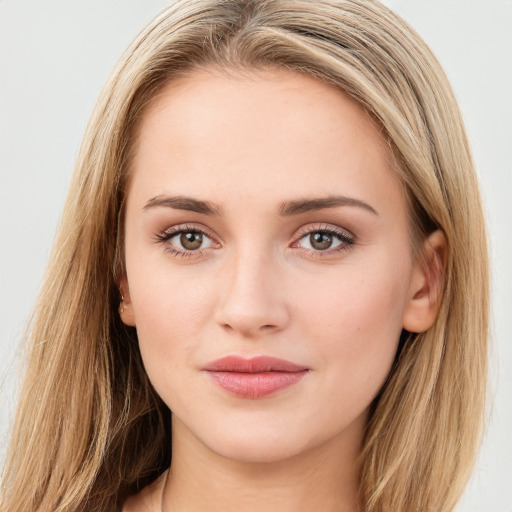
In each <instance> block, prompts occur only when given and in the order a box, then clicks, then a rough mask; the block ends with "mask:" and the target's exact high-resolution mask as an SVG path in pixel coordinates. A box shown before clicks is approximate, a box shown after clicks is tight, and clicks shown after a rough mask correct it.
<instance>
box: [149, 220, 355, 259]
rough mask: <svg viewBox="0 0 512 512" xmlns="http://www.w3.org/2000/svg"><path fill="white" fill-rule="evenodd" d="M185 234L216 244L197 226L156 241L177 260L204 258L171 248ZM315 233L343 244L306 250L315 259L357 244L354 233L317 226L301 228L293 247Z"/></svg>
mask: <svg viewBox="0 0 512 512" xmlns="http://www.w3.org/2000/svg"><path fill="white" fill-rule="evenodd" d="M183 233H196V234H200V235H202V236H205V237H207V238H208V239H210V240H212V242H213V243H215V242H214V239H213V237H212V236H210V235H209V234H208V233H207V232H206V231H205V230H204V229H200V228H198V227H197V226H191V225H178V226H173V227H171V228H169V229H167V230H165V231H162V232H161V233H157V234H156V235H155V240H156V242H157V243H160V244H162V245H164V246H165V251H166V252H168V253H169V254H171V255H172V256H175V257H177V258H188V257H194V256H195V257H200V256H202V254H203V251H202V250H200V249H199V250H195V251H190V250H186V249H185V250H181V249H176V248H174V247H173V246H171V245H170V244H169V243H168V242H169V240H171V239H172V238H174V237H175V236H176V235H180V234H183ZM313 233H323V234H327V235H331V236H333V237H335V238H337V239H338V240H339V241H340V242H341V243H340V244H339V245H338V246H336V247H335V248H334V249H327V250H325V251H321V250H315V249H306V248H304V250H305V251H307V253H308V255H310V256H313V257H323V256H328V255H332V254H337V253H341V252H344V251H348V250H350V249H351V248H352V246H353V245H354V244H355V242H356V237H355V236H354V235H353V234H352V233H349V232H348V231H344V230H341V229H336V228H334V227H331V226H321V227H318V226H316V227H314V228H311V227H304V228H301V229H300V230H299V232H298V235H297V238H296V241H295V242H293V244H292V246H291V247H298V243H299V242H300V241H301V240H302V239H304V238H305V237H307V236H309V235H312V234H313Z"/></svg>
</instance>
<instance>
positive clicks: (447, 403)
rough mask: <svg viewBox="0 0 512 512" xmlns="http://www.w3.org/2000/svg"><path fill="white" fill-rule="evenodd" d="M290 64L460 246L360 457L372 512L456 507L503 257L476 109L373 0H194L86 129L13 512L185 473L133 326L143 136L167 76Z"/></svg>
mask: <svg viewBox="0 0 512 512" xmlns="http://www.w3.org/2000/svg"><path fill="white" fill-rule="evenodd" d="M209 65H216V66H219V67H220V68H223V69H226V70H229V69H244V68H245V69H246V68H264V67H284V68H287V69H289V70H294V71H297V72H300V73H306V74H308V75H310V76H313V77H315V78H317V79H318V80H322V81H324V82H327V83H330V84H332V85H333V86H335V87H338V88H340V89H341V90H343V91H345V92H346V93H348V94H349V95H350V96H351V97H352V98H353V99H354V100H355V101H357V102H358V103H359V104H361V105H362V106H363V107H364V108H365V109H366V110H367V111H368V112H369V113H370V114H371V115H372V116H373V117H374V118H375V119H376V120H377V121H378V122H379V123H380V125H381V126H382V128H383V131H384V132H385V134H386V136H387V138H388V139H389V141H390V144H391V146H392V148H393V151H394V153H395V155H396V172H397V173H398V175H399V177H400V179H401V181H402V183H403V185H404V187H405V189H406V191H407V195H408V198H409V203H410V216H411V233H412V237H411V238H412V242H413V244H414V243H418V242H419V241H420V240H422V239H423V238H424V237H425V236H426V235H427V234H428V233H429V232H431V231H432V230H433V229H441V230H442V231H443V232H444V234H445V236H446V239H447V241H448V257H447V265H446V273H445V284H444V295H443V299H442V303H441V306H440V311H439V314H438V318H437V320H436V322H435V324H434V325H433V326H432V327H431V328H430V329H429V330H428V331H427V332H425V333H421V334H409V333H404V335H403V339H402V343H401V350H400V351H399V354H398V355H397V358H396V361H395V365H394V367H393V369H392V371H391V374H390V376H389V379H388V381H387V383H386V385H385V386H384V388H383V389H382V390H381V392H380V394H379V396H378V397H377V398H376V400H375V401H374V404H373V406H372V410H371V414H370V419H369V423H368V427H367V431H366V437H365V442H364V447H363V451H362V455H361V456H362V473H361V503H362V507H363V508H364V510H366V511H371V512H383V511H390V510H393V511H403V512H414V511H418V512H419V511H421V512H426V511H435V512H445V511H451V510H453V508H454V505H455V503H456V502H457V500H458V498H459V497H460V495H461V493H462V490H463V488H464V486H465V484H466V482H467V480H468V478H469V475H470V472H471V468H472V466H473V463H474V460H475V455H476V451H477V448H478V445H479V439H480V435H481V429H482V417H483V409H484V397H485V381H486V373H487V366H486V364H487V363H486V361H487V338H488V293H489V292H488V286H489V284H488V260H487V249H486V235H485V229H484V221H483V215H482V208H481V203H480V197H479V192H478V184H477V180H476V177H475V172H474V166H473V162H472V157H471V154H470V149H469V147H468V141H467V138H466V135H465V131H464V127H463V122H462V119H461V114H460V112H459V109H458V107H457V104H456V101H455V99H454V96H453V93H452V91H451V88H450V86H449V84H448V82H447V79H446V77H445V74H444V73H443V71H442V69H441V68H440V66H439V64H438V62H437V60H436V59H435V57H434V56H433V55H432V53H431V51H430V50H429V49H428V47H427V46H426V45H425V43H424V42H423V41H422V40H421V39H420V37H419V36H418V35H417V34H416V33H415V32H414V31H413V30H412V29H411V28H410V27H409V26H408V25H407V24H406V23H405V22H404V21H403V20H401V19H400V18H399V17H397V16H396V15H395V14H394V13H393V12H391V11H390V10H389V9H387V8H386V7H384V6H383V5H382V4H380V3H379V2H377V1H374V0H318V1H314V2H311V1H309V0H194V1H190V0H179V1H176V2H174V3H173V4H172V5H171V6H170V7H169V8H168V9H166V10H165V11H164V12H162V13H161V14H160V15H159V16H158V17H157V18H156V19H155V20H154V21H153V22H152V23H150V25H149V26H148V27H146V29H145V30H144V31H143V32H142V33H141V34H140V35H139V36H138V37H137V39H136V40H135V41H134V42H133V44H132V45H131V46H130V47H129V48H128V50H127V51H126V53H125V54H124V55H123V57H122V58H121V60H120V62H119V63H118V65H117V67H116V69H115V70H114V73H113V75H112V77H111V78H110V80H109V81H108V83H107V84H106V86H105V88H104V90H103V92H102V94H101V96H100V98H99V101H98V104H97V106H96V108H95V111H94V113H93V116H92V119H91V121H90V123H89V125H88V128H87V132H86V135H85V137H84V140H83V144H82V146H81V150H80V154H79V157H78V162H77V165H76V169H75V174H74V178H73V182H72V186H71V190H70V192H69V196H68V199H67V203H66V207H65V210H64V215H63V218H62V223H61V225H60V228H59V234H58V237H57V241H56V243H55V248H54V250H53V253H52V256H51V260H50V264H49V267H48V271H47V273H46V277H45V280H44V283H43V286H42V292H41V294H40V297H39V300H38V303H37V307H36V309H35V313H34V315H33V318H32V320H31V322H30V325H29V329H28V331H27V346H28V350H29V354H28V367H27V373H26V377H25V381H24V386H23V389H22V392H21V397H20V401H19V408H18V412H17V416H16V420H15V424H14V427H13V437H12V441H11V444H10V449H9V453H8V459H7V463H6V467H5V470H4V475H3V487H2V498H1V503H0V505H1V506H0V508H1V510H2V512H27V511H40V512H49V511H60V512H64V511H66V512H68V511H69V512H71V511H73V512H75V511H89V512H90V511H94V510H97V511H111V510H119V509H120V507H121V504H122V502H123V500H124V499H125V498H126V496H128V495H129V494H131V493H134V492H137V491H138V490H139V489H141V488H142V487H143V486H145V485H146V484H147V483H149V482H151V481H152V480H154V479H155V478H156V477H158V475H159V474H161V473H162V472H163V471H164V470H165V468H166V467H168V465H169V464H170V461H171V455H172V454H171V453H170V427H169V414H170V413H169V411H168V409H167V408H166V406H165V405H164V404H163V402H162V401H161V400H160V399H159V397H158V396H157V395H156V393H155V392H154V390H153V388H152V386H151V384H150V382H149V380H148V377H147V375H146V373H145V371H144V369H143V366H142V362H141V358H140V354H139V350H138V346H137V338H136V334H135V331H134V330H133V329H130V328H127V327H125V326H124V325H123V324H122V323H121V321H120V319H119V316H118V313H117V307H118V305H119V291H118V288H117V282H118V279H119V276H120V273H121V272H122V267H123V237H122V225H123V202H124V194H125V189H126V181H127V168H128V164H129V160H130V148H131V141H132V139H133V136H134V129H135V127H136V124H137V121H138V120H139V119H140V117H141V114H142V113H143V111H144V108H145V106H146V105H147V104H148V102H149V101H150V100H151V99H152V97H154V95H155V93H156V91H157V90H158V89H159V88H160V87H162V85H163V84H164V83H166V82H168V81H169V80H172V79H173V78H174V77H176V76H178V75H183V74H184V73H187V72H189V71H191V70H193V69H194V68H197V67H200V66H209Z"/></svg>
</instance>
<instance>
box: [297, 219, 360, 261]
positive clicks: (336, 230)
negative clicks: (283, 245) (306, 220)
mask: <svg viewBox="0 0 512 512" xmlns="http://www.w3.org/2000/svg"><path fill="white" fill-rule="evenodd" d="M318 232H320V233H321V232H324V233H329V234H332V235H334V236H336V237H337V238H338V239H339V240H341V242H342V243H341V244H340V245H338V246H336V247H334V248H333V249H326V250H325V251H321V250H314V249H313V250H312V249H307V248H304V250H305V251H308V252H309V253H311V254H312V255H314V256H322V255H323V256H326V255H329V254H335V253H337V252H340V251H344V250H347V249H350V248H351V247H352V246H353V245H354V244H355V242H356V240H357V237H356V236H355V235H354V234H353V233H352V232H350V231H349V230H347V229H345V228H341V227H340V226H336V225H334V224H326V223H316V224H308V225H306V226H302V227H301V228H300V229H299V230H298V231H297V232H296V234H295V235H294V237H293V238H294V242H293V243H292V245H291V247H294V248H298V247H299V245H298V244H299V242H300V241H301V240H302V239H303V238H305V237H306V236H308V235H311V234H312V233H318Z"/></svg>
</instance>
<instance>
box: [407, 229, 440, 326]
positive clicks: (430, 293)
mask: <svg viewBox="0 0 512 512" xmlns="http://www.w3.org/2000/svg"><path fill="white" fill-rule="evenodd" d="M446 258H447V243H446V237H445V236H444V233H443V232H442V231H441V230H439V229H438V230H436V231H434V232H433V233H431V234H430V235H429V236H428V238H427V239H426V240H425V242H424V246H423V252H422V254H421V255H419V257H418V258H417V260H416V262H415V264H414V268H413V272H412V275H411V283H410V288H409V296H408V300H407V303H406V306H405V310H404V316H403V328H404V329H405V330H407V331H409V332H417V333H418V332H424V331H426V330H427V329H428V328H429V327H430V326H431V325H432V324H433V323H434V321H435V319H436V316H437V312H438V310H439V306H440V304H441V299H442V296H443V290H444V276H445V268H446Z"/></svg>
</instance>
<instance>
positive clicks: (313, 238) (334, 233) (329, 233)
mask: <svg viewBox="0 0 512 512" xmlns="http://www.w3.org/2000/svg"><path fill="white" fill-rule="evenodd" d="M300 234H301V235H302V236H301V237H300V238H299V239H298V240H297V242H295V244H294V247H302V248H304V249H308V250H309V251H312V252H316V253H322V252H323V253H333V252H337V251H341V250H343V249H348V248H349V247H350V246H351V245H353V244H354V242H355V237H354V236H353V235H352V234H350V233H348V232H345V231H343V230H341V229H336V228H332V227H322V228H316V229H311V228H304V229H303V230H301V233H300Z"/></svg>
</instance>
